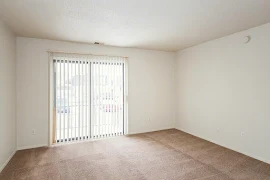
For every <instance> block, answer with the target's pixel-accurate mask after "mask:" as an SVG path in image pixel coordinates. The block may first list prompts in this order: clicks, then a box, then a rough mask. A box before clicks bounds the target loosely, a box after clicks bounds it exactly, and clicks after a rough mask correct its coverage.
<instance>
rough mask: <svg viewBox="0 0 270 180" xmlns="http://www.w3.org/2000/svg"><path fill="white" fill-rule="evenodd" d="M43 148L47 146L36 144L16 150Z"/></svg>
mask: <svg viewBox="0 0 270 180" xmlns="http://www.w3.org/2000/svg"><path fill="white" fill-rule="evenodd" d="M44 146H48V144H37V145H32V146H22V147H18V148H17V150H24V149H32V148H39V147H44Z"/></svg>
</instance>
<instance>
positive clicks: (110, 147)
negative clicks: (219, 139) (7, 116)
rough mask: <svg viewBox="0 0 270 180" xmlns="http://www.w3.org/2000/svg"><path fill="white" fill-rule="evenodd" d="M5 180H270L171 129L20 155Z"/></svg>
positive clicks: (259, 166) (261, 166)
mask: <svg viewBox="0 0 270 180" xmlns="http://www.w3.org/2000/svg"><path fill="white" fill-rule="evenodd" d="M0 179H36V180H43V179H64V180H68V179H72V180H73V179H80V180H83V179H91V180H95V179H98V180H99V179H106V180H107V179H123V180H128V179H139V180H140V179H153V180H157V179H179V180H189V179H197V180H225V179H250V180H267V179H270V165H269V164H266V163H263V162H261V161H258V160H255V159H252V158H250V157H247V156H244V155H242V154H240V153H237V152H234V151H231V150H229V149H226V148H223V147H220V146H218V145H215V144H213V143H210V142H208V141H205V140H202V139H199V138H196V137H194V136H191V135H189V134H186V133H184V132H181V131H178V130H175V129H170V130H164V131H157V132H151V133H144V134H138V135H132V136H121V137H116V138H111V139H106V140H97V141H88V142H83V143H76V144H70V145H62V146H55V147H51V148H45V147H44V148H36V149H29V150H22V151H18V152H17V153H16V154H15V155H14V157H13V158H12V159H11V161H10V162H9V163H8V165H7V166H6V168H5V169H4V170H3V171H2V173H1V174H0Z"/></svg>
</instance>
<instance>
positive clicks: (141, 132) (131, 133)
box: [126, 127, 175, 135]
mask: <svg viewBox="0 0 270 180" xmlns="http://www.w3.org/2000/svg"><path fill="white" fill-rule="evenodd" d="M169 129H175V128H174V127H166V128H158V129H151V130H147V131H133V132H128V133H127V134H126V135H133V134H143V133H149V132H155V131H164V130H169Z"/></svg>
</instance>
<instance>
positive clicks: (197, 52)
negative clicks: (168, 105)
mask: <svg viewBox="0 0 270 180" xmlns="http://www.w3.org/2000/svg"><path fill="white" fill-rule="evenodd" d="M247 35H250V36H251V37H252V39H251V41H250V42H249V43H248V44H243V38H244V37H245V36H247ZM176 63H177V65H176V67H177V75H176V79H177V83H176V84H177V90H176V92H177V96H178V97H177V111H176V112H177V118H176V119H177V120H176V124H177V125H176V127H177V128H178V129H181V130H184V131H186V132H189V133H191V134H193V135H196V136H199V137H202V138H204V139H207V140H210V141H213V142H215V143H217V144H220V145H223V146H226V147H228V148H231V149H234V150H237V151H239V152H242V153H244V154H247V155H249V156H252V157H255V158H257V159H260V160H263V161H266V162H269V163H270V153H269V152H270V141H269V139H270V130H269V129H270V109H269V108H270V80H269V78H270V23H268V24H265V25H262V26H259V27H256V28H252V29H249V30H246V31H243V32H239V33H236V34H233V35H230V36H226V37H224V38H220V39H217V40H214V41H210V42H207V43H204V44H201V45H198V46H194V47H191V48H189V49H186V50H183V51H179V52H178V53H177V62H176ZM241 133H244V134H243V136H241Z"/></svg>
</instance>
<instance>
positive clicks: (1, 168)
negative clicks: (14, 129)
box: [0, 150, 16, 173]
mask: <svg viewBox="0 0 270 180" xmlns="http://www.w3.org/2000/svg"><path fill="white" fill-rule="evenodd" d="M15 153H16V150H14V151H13V153H12V154H11V155H10V156H9V158H8V159H7V160H6V162H5V163H4V164H3V165H2V166H1V167H0V173H1V172H2V170H3V169H4V168H5V167H6V165H7V164H8V162H9V161H10V160H11V158H12V157H13V156H14V154H15Z"/></svg>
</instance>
